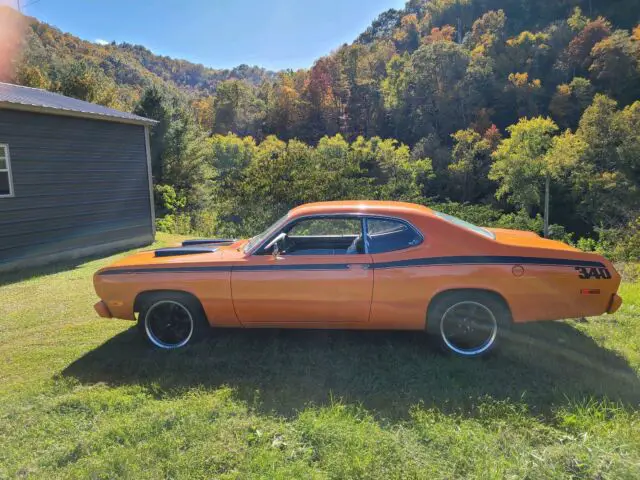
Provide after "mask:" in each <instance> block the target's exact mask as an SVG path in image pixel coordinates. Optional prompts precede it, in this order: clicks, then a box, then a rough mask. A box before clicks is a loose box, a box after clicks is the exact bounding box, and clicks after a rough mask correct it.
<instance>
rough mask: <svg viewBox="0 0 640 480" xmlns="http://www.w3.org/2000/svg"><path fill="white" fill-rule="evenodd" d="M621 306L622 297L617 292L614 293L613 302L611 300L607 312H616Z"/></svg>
mask: <svg viewBox="0 0 640 480" xmlns="http://www.w3.org/2000/svg"><path fill="white" fill-rule="evenodd" d="M621 306H622V298H620V297H619V296H618V295H617V294H615V293H614V294H613V295H612V296H611V302H609V308H607V313H616V312H617V311H618V310H619V309H620V307H621Z"/></svg>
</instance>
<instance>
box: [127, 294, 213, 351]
mask: <svg viewBox="0 0 640 480" xmlns="http://www.w3.org/2000/svg"><path fill="white" fill-rule="evenodd" d="M145 303H146V304H145V306H144V308H143V309H142V311H141V312H140V316H139V319H138V327H139V329H140V331H141V333H143V334H144V336H145V337H146V339H147V340H148V341H149V343H151V344H152V345H154V346H155V347H158V348H161V349H164V350H175V349H178V348H182V347H184V346H186V345H188V344H190V343H194V342H195V341H197V340H200V339H201V338H202V337H203V336H204V334H205V333H206V331H207V328H206V325H205V324H206V323H207V322H206V320H205V318H204V313H203V312H202V308H201V307H200V305H199V303H198V302H196V301H195V300H193V299H191V298H189V297H186V296H183V295H179V294H171V293H166V294H163V295H155V296H153V297H151V298H149V299H148V301H147V302H145Z"/></svg>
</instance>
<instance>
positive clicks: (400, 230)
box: [367, 218, 422, 254]
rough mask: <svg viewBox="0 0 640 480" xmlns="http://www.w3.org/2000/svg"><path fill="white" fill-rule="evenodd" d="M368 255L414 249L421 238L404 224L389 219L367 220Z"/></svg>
mask: <svg viewBox="0 0 640 480" xmlns="http://www.w3.org/2000/svg"><path fill="white" fill-rule="evenodd" d="M367 237H368V238H367V240H368V243H369V253H372V254H375V253H386V252H395V251H397V250H404V249H405V248H411V247H415V246H416V245H419V244H420V243H421V242H422V237H421V236H420V234H418V232H416V231H415V230H414V229H413V228H411V227H410V226H409V225H407V224H406V223H404V222H401V221H398V220H390V219H375V218H372V219H369V220H367Z"/></svg>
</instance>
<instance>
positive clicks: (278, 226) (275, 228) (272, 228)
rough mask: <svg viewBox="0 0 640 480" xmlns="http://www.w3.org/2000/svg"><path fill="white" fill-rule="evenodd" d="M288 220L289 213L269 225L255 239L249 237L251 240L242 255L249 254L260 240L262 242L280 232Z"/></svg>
mask: <svg viewBox="0 0 640 480" xmlns="http://www.w3.org/2000/svg"><path fill="white" fill-rule="evenodd" d="M288 218H289V213H288V212H287V214H286V215H285V216H284V217H282V218H280V219H279V220H278V221H277V222H276V223H274V224H273V225H271V226H270V227H269V228H267V229H266V230H265V231H264V232H262V233H259V234H258V235H256V236H255V237H251V239H250V240H249V241H248V242H247V244H246V245H245V246H244V253H247V252H250V251H251V250H252V249H253V247H255V246H256V245H257V244H258V243H260V242H261V241H262V240H264V239H265V238H267V237H270V236H271V235H273V234H274V233H275V232H277V231H278V230H280V229H281V228H282V227H283V226H284V224H285V223H287V219H288Z"/></svg>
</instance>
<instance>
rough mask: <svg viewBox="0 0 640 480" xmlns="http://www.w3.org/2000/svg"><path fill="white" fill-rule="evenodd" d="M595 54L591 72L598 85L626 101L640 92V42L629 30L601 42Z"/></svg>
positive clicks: (597, 45)
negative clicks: (639, 64) (639, 43)
mask: <svg viewBox="0 0 640 480" xmlns="http://www.w3.org/2000/svg"><path fill="white" fill-rule="evenodd" d="M591 57H592V58H593V62H592V64H591V66H590V67H589V73H590V74H591V79H592V81H593V83H594V84H595V85H597V86H599V87H600V88H601V89H602V90H604V91H605V92H607V93H608V94H609V95H611V96H612V97H613V98H615V99H617V100H620V101H621V102H622V103H624V104H627V103H630V102H631V101H633V100H634V99H636V98H638V96H640V71H639V69H638V61H639V59H640V46H639V45H638V42H637V41H635V40H632V39H631V37H630V35H629V34H628V33H627V32H625V31H622V30H618V31H616V32H614V33H613V35H611V36H609V37H607V38H605V39H604V40H602V41H600V42H598V43H597V44H596V45H595V46H594V47H593V49H592V51H591Z"/></svg>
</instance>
